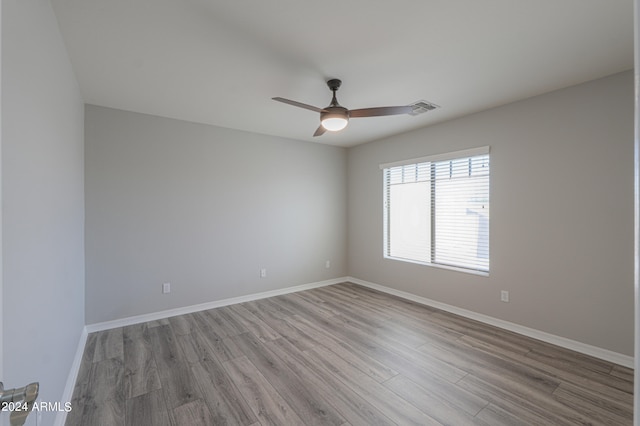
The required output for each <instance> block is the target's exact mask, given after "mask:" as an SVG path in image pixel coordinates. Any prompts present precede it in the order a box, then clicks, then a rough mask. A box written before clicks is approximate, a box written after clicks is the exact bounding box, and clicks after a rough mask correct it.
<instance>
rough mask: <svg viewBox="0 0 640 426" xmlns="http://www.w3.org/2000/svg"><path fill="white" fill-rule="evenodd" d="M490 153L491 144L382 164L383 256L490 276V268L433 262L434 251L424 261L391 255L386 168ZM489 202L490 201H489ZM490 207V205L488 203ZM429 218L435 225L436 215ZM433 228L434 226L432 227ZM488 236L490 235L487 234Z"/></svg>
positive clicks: (431, 223)
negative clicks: (482, 268)
mask: <svg viewBox="0 0 640 426" xmlns="http://www.w3.org/2000/svg"><path fill="white" fill-rule="evenodd" d="M489 153H490V147H489V146H483V147H478V148H472V149H465V150H461V151H455V152H448V153H442V154H436V155H430V156H425V157H418V158H411V159H407V160H402V161H395V162H391V163H383V164H380V169H381V170H382V171H383V173H382V181H383V212H384V214H383V217H384V220H383V222H384V225H383V234H384V237H383V257H384V258H385V259H391V260H398V261H403V262H409V263H417V264H421V265H427V266H431V267H436V268H443V269H449V270H455V271H460V272H466V273H470V274H475V275H482V276H488V275H489V269H487V270H481V269H474V268H468V267H465V266H456V265H449V264H442V263H435V262H432V261H431V260H433V257H434V253H429V254H428V257H429V259H430V260H428V261H422V260H417V259H407V258H404V257H395V256H391V255H390V253H389V252H390V245H389V232H390V230H389V217H388V214H389V210H388V205H387V201H388V196H389V187H388V186H387V185H388V182H387V177H386V171H385V169H391V168H393V167H399V166H407V165H414V164H415V165H418V164H420V163H436V162H441V161H449V160H456V159H462V158H467V157H474V156H479V155H489ZM490 174H491V172H490V166H489V180H490V179H491V177H490ZM487 204H488V203H487ZM487 207H488V205H487ZM428 220H429V221H430V225H431V226H432V227H434V226H435V222H434V221H435V217H434V216H432V215H431V214H430V215H429V218H428ZM432 229H433V228H432ZM487 238H488V235H487Z"/></svg>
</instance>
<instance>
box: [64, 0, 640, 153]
mask: <svg viewBox="0 0 640 426" xmlns="http://www.w3.org/2000/svg"><path fill="white" fill-rule="evenodd" d="M52 3H53V5H54V10H55V12H56V15H57V17H58V20H59V24H60V29H61V31H62V34H63V37H64V39H65V42H66V45H67V49H68V51H69V55H70V58H71V62H72V64H73V66H74V69H75V72H76V74H77V77H78V81H79V84H80V87H81V90H82V93H83V96H84V100H85V102H87V103H89V104H95V105H101V106H107V107H112V108H119V109H124V110H129V111H136V112H142V113H147V114H155V115H159V116H164V117H172V118H178V119H182V120H188V121H193V122H199V123H208V124H213V125H216V126H223V127H229V128H233V129H241V130H247V131H251V132H258V133H264V134H269V135H277V136H283V137H287V138H293V139H300V140H308V141H315V142H321V143H325V144H331V145H338V146H353V145H357V144H359V143H363V142H367V141H370V140H374V139H379V138H382V137H386V136H389V135H392V134H396V133H401V132H405V131H408V130H411V129H414V128H418V127H422V126H426V125H429V124H433V123H435V122H440V121H443V120H448V119H451V118H454V117H459V116H462V115H466V114H469V113H472V112H475V111H479V110H483V109H487V108H491V107H494V106H497V105H502V104H505V103H508V102H512V101H515V100H518V99H523V98H526V97H530V96H533V95H536V94H540V93H544V92H548V91H551V90H555V89H558V88H561V87H566V86H570V85H573V84H577V83H581V82H584V81H588V80H591V79H595V78H598V77H603V76H606V75H609V74H613V73H616V72H620V71H623V70H627V69H630V68H632V67H633V1H632V0H395V1H388V0H340V1H338V0H320V1H318V0H315V1H304V0H270V1H266V0H52ZM329 78H340V79H342V81H343V84H342V88H341V89H340V90H339V92H338V99H339V100H340V103H341V104H342V105H344V106H346V107H347V108H351V109H355V108H363V107H373V106H387V105H406V104H409V103H412V102H414V101H417V100H427V101H430V102H433V103H435V104H437V105H440V106H441V108H440V109H438V110H435V111H432V112H429V113H426V114H424V115H421V116H416V117H412V116H393V117H377V118H359V119H352V120H351V122H350V123H349V127H347V129H345V130H344V131H342V132H339V133H326V134H325V135H324V136H321V137H319V138H313V137H312V136H311V135H312V134H313V132H314V130H315V129H316V127H317V126H318V124H319V117H318V114H317V113H314V112H312V111H308V110H304V109H298V108H295V107H292V106H289V105H286V104H282V103H278V102H275V101H272V100H271V98H272V97H274V96H281V97H284V98H289V99H293V100H297V101H300V102H304V103H307V104H312V105H315V106H318V107H324V106H327V105H328V104H329V101H330V98H331V96H330V92H329V89H328V88H327V87H326V84H325V81H326V80H327V79H329Z"/></svg>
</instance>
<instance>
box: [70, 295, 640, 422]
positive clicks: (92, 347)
mask: <svg viewBox="0 0 640 426" xmlns="http://www.w3.org/2000/svg"><path fill="white" fill-rule="evenodd" d="M72 406H73V410H72V411H71V412H70V413H69V414H68V417H67V423H66V424H67V425H68V426H75V425H81V426H94V425H127V426H140V425H150V426H163V425H189V426H195V425H263V426H266V425H325V424H329V425H366V426H370V425H394V424H397V425H440V424H444V425H455V426H459V425H491V426H496V425H509V426H513V425H576V424H594V425H597V424H604V425H630V424H632V420H633V370H630V369H628V368H624V367H621V366H618V365H615V364H611V363H609V362H606V361H602V360H599V359H595V358H591V357H589V356H586V355H582V354H579V353H575V352H572V351H569V350H566V349H562V348H559V347H556V346H553V345H550V344H547V343H543V342H540V341H537V340H533V339H530V338H527V337H524V336H521V335H518V334H515V333H511V332H508V331H505V330H501V329H498V328H494V327H491V326H488V325H485V324H482V323H479V322H475V321H472V320H469V319H465V318H462V317H458V316H456V315H453V314H449V313H447V312H443V311H439V310H437V309H433V308H429V307H425V306H422V305H418V304H416V303H412V302H409V301H406V300H403V299H399V298H395V297H393V296H389V295H386V294H382V293H378V292H376V291H373V290H370V289H368V288H364V287H360V286H357V285H355V284H350V283H344V284H339V285H333V286H329V287H323V288H319V289H314V290H308V291H304V292H300V293H294V294H288V295H284V296H278V297H273V298H269V299H263V300H258V301H253V302H247V303H242V304H239V305H233V306H227V307H223V308H218V309H212V310H209V311H203V312H197V313H194V314H188V315H182V316H178V317H172V318H168V319H166V320H160V321H153V322H149V323H144V324H137V325H133V326H128V327H124V328H118V329H113V330H108V331H103V332H99V333H93V334H90V335H89V337H88V339H87V344H86V349H85V352H84V357H83V361H82V365H81V368H80V372H79V375H78V380H77V383H76V387H75V391H74V397H73V400H72Z"/></svg>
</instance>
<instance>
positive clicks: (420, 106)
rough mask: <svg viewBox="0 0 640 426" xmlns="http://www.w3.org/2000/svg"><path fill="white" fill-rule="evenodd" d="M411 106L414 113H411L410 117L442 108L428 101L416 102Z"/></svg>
mask: <svg viewBox="0 0 640 426" xmlns="http://www.w3.org/2000/svg"><path fill="white" fill-rule="evenodd" d="M409 106H410V107H412V108H413V111H411V112H410V113H409V115H420V114H424V113H425V112H429V111H431V110H434V109H436V108H440V107H439V106H438V105H436V104H432V103H431V102H427V101H416V102H414V103H412V104H410V105H409Z"/></svg>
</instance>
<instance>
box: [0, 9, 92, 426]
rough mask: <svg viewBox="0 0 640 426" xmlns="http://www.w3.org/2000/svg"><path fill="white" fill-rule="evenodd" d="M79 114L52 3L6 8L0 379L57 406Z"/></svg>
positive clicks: (78, 289) (69, 319) (80, 318)
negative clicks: (0, 364)
mask: <svg viewBox="0 0 640 426" xmlns="http://www.w3.org/2000/svg"><path fill="white" fill-rule="evenodd" d="M83 114H84V112H83V103H82V99H81V95H80V90H79V88H78V86H77V84H76V80H75V76H74V73H73V71H72V69H71V64H70V62H69V60H68V57H67V52H66V49H65V47H64V45H63V42H62V38H61V36H60V34H59V31H58V24H57V21H56V18H55V16H54V14H53V11H52V9H51V5H50V3H49V2H48V1H44V0H29V1H20V0H9V1H3V2H2V233H3V241H2V252H3V263H4V265H3V266H4V268H3V276H2V280H3V287H4V288H3V296H4V298H3V304H2V316H3V329H2V339H3V340H4V354H3V355H4V377H1V378H0V379H3V380H4V383H5V385H6V386H10V387H14V386H23V385H25V384H27V383H30V382H32V381H39V382H40V385H41V393H40V397H41V400H43V401H50V402H56V401H60V400H61V397H62V392H63V389H64V386H65V383H66V380H67V376H68V374H69V371H70V368H71V364H72V362H73V359H74V355H75V352H76V349H77V347H78V341H79V338H80V334H81V331H82V328H83V326H84V251H83V244H84V191H83V173H84V170H83V162H84V156H83V150H84V145H83ZM54 415H55V413H44V415H43V422H42V423H41V424H51V423H52V422H53V417H54ZM2 417H4V418H5V420H6V417H7V416H6V415H5V414H4V413H3V416H2ZM35 417H36V415H35V414H33V415H32V416H30V419H29V424H35Z"/></svg>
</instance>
